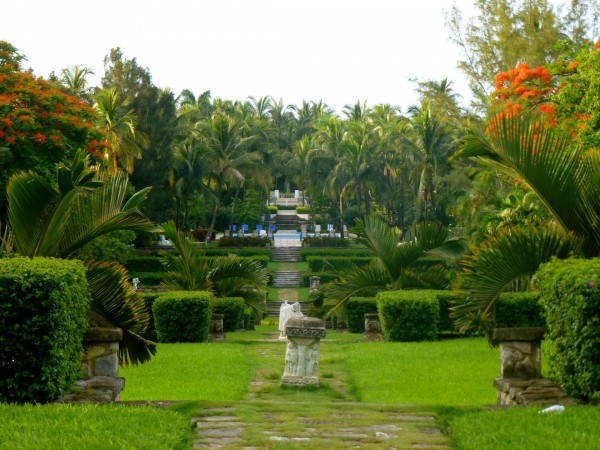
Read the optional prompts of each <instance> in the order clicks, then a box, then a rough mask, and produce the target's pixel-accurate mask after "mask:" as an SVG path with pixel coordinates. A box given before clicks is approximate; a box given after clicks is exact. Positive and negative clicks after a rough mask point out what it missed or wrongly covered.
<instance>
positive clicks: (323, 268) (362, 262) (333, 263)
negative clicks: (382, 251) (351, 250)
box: [306, 256, 373, 272]
mask: <svg viewBox="0 0 600 450" xmlns="http://www.w3.org/2000/svg"><path fill="white" fill-rule="evenodd" d="M372 260H373V258H372V257H370V256H354V257H349V256H327V257H323V256H307V257H306V262H307V263H308V268H309V269H310V271H311V272H333V271H336V270H346V269H350V268H351V267H352V266H358V267H362V266H366V265H367V264H369V263H370V262H371V261H372Z"/></svg>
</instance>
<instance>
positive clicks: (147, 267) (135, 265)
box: [125, 256, 165, 272]
mask: <svg viewBox="0 0 600 450" xmlns="http://www.w3.org/2000/svg"><path fill="white" fill-rule="evenodd" d="M125 267H126V268H127V270H128V271H129V272H163V271H164V270H165V268H164V266H163V265H162V264H161V262H160V257H158V256H130V257H129V258H127V262H126V263H125Z"/></svg>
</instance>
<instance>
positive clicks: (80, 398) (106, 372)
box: [59, 328, 125, 403]
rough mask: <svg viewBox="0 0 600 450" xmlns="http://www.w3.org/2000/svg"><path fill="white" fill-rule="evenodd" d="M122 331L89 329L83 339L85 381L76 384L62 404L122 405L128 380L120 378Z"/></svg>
mask: <svg viewBox="0 0 600 450" xmlns="http://www.w3.org/2000/svg"><path fill="white" fill-rule="evenodd" d="M122 340H123V330H121V329H120V328H90V329H89V330H88V331H87V332H86V334H85V336H84V338H83V354H82V356H81V367H82V371H83V376H84V379H83V380H79V381H77V383H76V384H75V386H73V387H72V388H71V389H70V390H69V392H67V393H66V394H65V395H64V396H63V397H62V398H61V399H60V400H59V402H61V403H83V402H95V403H111V402H117V401H119V398H120V395H121V391H122V390H123V388H124V387H125V379H124V378H119V376H118V374H119V343H120V342H121V341H122Z"/></svg>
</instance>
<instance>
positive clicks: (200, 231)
mask: <svg viewBox="0 0 600 450" xmlns="http://www.w3.org/2000/svg"><path fill="white" fill-rule="evenodd" d="M190 234H191V236H192V239H193V240H194V241H197V242H204V241H206V236H207V235H208V228H196V229H195V230H194V231H192V232H191V233H190ZM216 238H217V234H216V233H215V232H214V231H213V232H212V234H211V235H210V240H211V241H214V240H215V239H216Z"/></svg>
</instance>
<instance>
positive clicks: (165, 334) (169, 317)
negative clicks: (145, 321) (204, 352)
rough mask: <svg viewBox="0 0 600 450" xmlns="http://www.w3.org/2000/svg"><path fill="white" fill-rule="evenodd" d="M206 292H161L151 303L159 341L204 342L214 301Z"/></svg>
mask: <svg viewBox="0 0 600 450" xmlns="http://www.w3.org/2000/svg"><path fill="white" fill-rule="evenodd" d="M212 299H213V295H212V294H211V293H210V292H207V291H174V292H168V293H164V294H161V295H160V296H159V297H158V298H157V299H156V300H155V301H154V305H153V306H152V312H153V314H154V325H155V327H156V334H157V337H158V341H159V342H204V341H205V340H206V338H207V337H208V332H209V329H210V315H211V301H212Z"/></svg>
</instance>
